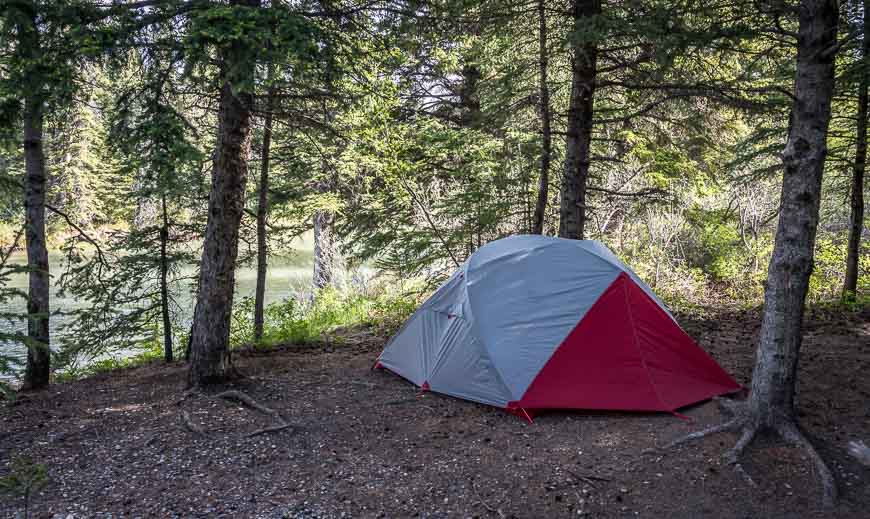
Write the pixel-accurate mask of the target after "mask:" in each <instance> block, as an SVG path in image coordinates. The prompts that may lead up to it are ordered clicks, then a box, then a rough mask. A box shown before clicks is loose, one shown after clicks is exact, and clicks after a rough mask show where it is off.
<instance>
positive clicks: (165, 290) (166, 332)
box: [160, 193, 173, 362]
mask: <svg viewBox="0 0 870 519" xmlns="http://www.w3.org/2000/svg"><path fill="white" fill-rule="evenodd" d="M160 205H161V209H162V212H163V225H162V226H161V227H160V307H161V308H160V309H161V312H162V314H163V359H164V360H165V361H166V362H172V361H173V355H172V321H171V320H170V319H169V258H168V257H167V254H166V248H167V245H168V244H169V214H168V212H167V210H166V194H165V193H164V194H163V195H162V196H161V198H160Z"/></svg>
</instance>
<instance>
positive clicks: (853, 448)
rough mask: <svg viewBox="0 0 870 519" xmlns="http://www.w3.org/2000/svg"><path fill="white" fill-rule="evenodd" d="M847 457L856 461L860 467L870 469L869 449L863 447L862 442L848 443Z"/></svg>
mask: <svg viewBox="0 0 870 519" xmlns="http://www.w3.org/2000/svg"><path fill="white" fill-rule="evenodd" d="M849 455H850V456H852V457H853V458H855V459H856V460H858V462H859V463H861V464H862V465H866V466H868V467H870V447H868V446H866V445H864V442H862V441H851V442H849Z"/></svg>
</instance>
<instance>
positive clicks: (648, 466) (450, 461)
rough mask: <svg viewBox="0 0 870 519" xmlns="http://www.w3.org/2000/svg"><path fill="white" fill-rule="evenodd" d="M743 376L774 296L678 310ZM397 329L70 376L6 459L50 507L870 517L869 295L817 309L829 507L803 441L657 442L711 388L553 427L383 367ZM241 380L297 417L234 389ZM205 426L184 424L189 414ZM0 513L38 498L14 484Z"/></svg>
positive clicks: (13, 433) (37, 400)
mask: <svg viewBox="0 0 870 519" xmlns="http://www.w3.org/2000/svg"><path fill="white" fill-rule="evenodd" d="M679 320H680V322H681V323H682V324H683V326H684V327H685V328H686V330H687V331H688V332H689V333H690V334H691V335H692V336H694V337H695V338H696V339H697V340H698V341H699V343H700V344H701V345H702V346H703V347H704V348H705V349H707V351H709V352H710V353H711V354H712V355H713V356H714V357H715V358H716V359H717V360H718V361H719V362H720V363H721V364H722V365H723V367H724V368H725V369H726V370H728V371H729V372H730V373H732V374H733V375H734V376H735V377H736V378H737V379H738V381H740V382H741V383H747V382H748V380H749V378H750V376H751V368H752V362H753V354H754V344H755V343H754V341H755V337H756V335H757V331H758V326H759V325H758V315H757V313H756V312H736V313H735V312H721V313H718V314H717V315H715V316H713V317H710V318H707V319H690V318H687V317H682V318H680V319H679ZM382 346H383V339H382V338H377V337H372V336H371V335H370V334H368V333H367V332H365V331H364V330H363V331H359V330H358V331H355V332H353V333H350V332H349V333H348V334H347V336H346V337H345V340H344V343H343V344H340V345H336V344H335V342H334V341H333V342H332V346H329V345H318V346H316V347H306V348H294V347H292V346H288V347H287V348H285V349H283V350H281V351H277V352H273V353H269V354H247V355H239V356H237V365H238V366H239V368H240V370H241V371H242V372H243V373H245V374H246V375H247V376H248V378H247V379H244V380H241V381H239V382H237V383H234V384H231V385H228V386H226V387H221V388H215V389H214V390H212V391H210V392H209V393H208V394H187V397H186V398H184V396H185V391H184V387H183V380H184V367H183V366H181V365H175V366H168V367H167V366H163V365H160V364H154V365H151V366H144V367H140V368H135V369H129V370H124V371H118V372H114V373H111V374H105V375H100V376H96V377H93V378H90V379H86V380H81V381H78V382H74V383H69V384H63V385H58V386H54V387H53V388H52V389H51V390H49V391H47V392H42V393H36V394H31V395H26V396H24V397H22V398H21V399H20V400H19V401H18V402H16V403H15V404H14V405H10V406H4V407H2V408H0V475H4V474H5V473H7V472H8V470H9V460H10V457H12V456H14V455H18V454H24V455H28V456H30V457H31V458H32V459H33V460H35V461H37V462H40V463H43V464H45V465H46V466H47V468H48V471H49V478H50V480H49V483H48V485H47V486H46V487H45V488H43V489H42V490H41V491H40V492H38V494H37V495H35V496H34V497H33V510H34V512H33V517H64V518H68V517H71V516H72V517H275V518H277V517H300V518H317V517H427V518H438V517H495V518H501V517H580V516H587V517H686V518H688V517H735V518H738V517H739V518H755V517H765V518H768V517H770V518H776V517H801V518H804V517H856V518H857V517H868V509H870V484H868V483H870V468H866V467H862V466H861V465H859V464H858V463H857V462H855V461H854V460H853V459H852V458H850V457H849V456H848V455H847V454H846V444H847V442H848V441H849V440H852V439H856V438H861V439H866V440H870V399H868V396H870V377H868V371H870V312H864V313H862V314H848V315H842V314H840V313H835V312H825V311H820V310H819V311H813V312H810V314H809V315H808V319H807V323H806V339H805V342H804V354H803V360H802V363H801V373H800V381H801V387H800V409H801V415H802V416H801V420H802V424H803V426H804V429H805V431H806V432H807V434H808V436H809V437H810V438H811V439H812V441H813V442H814V444H815V445H816V446H817V448H818V449H819V451H820V452H821V454H822V455H823V456H824V458H825V459H826V460H827V461H828V462H829V464H830V466H831V468H832V469H833V470H834V472H835V475H836V477H837V483H838V487H839V490H840V492H841V499H840V501H839V504H838V506H837V508H836V509H835V510H834V511H824V510H820V508H819V507H820V503H821V498H820V492H819V486H818V483H817V480H816V477H815V475H814V474H813V469H812V467H811V465H810V464H809V462H808V461H807V459H806V458H805V457H804V455H803V453H802V452H800V451H798V450H795V449H792V448H790V447H787V446H784V445H782V444H780V443H778V442H776V441H773V440H771V439H770V438H761V439H759V440H756V442H755V443H753V445H752V446H751V447H750V449H749V450H748V451H747V453H746V455H745V456H744V463H743V467H744V468H745V470H746V472H747V473H748V474H749V476H750V477H751V478H752V480H753V481H754V482H755V483H756V486H754V487H753V486H750V485H749V484H748V483H747V481H746V480H745V479H744V478H743V477H742V476H740V475H739V474H737V473H736V471H735V470H734V469H733V468H732V467H731V466H729V465H727V464H726V463H725V462H724V461H723V460H722V459H721V454H722V452H723V451H724V450H725V449H727V448H729V447H730V446H731V445H732V444H733V442H734V441H735V440H736V437H735V436H734V435H731V434H721V435H716V436H712V437H709V438H707V439H704V440H702V441H698V442H696V443H694V444H690V445H688V446H685V447H680V448H677V449H674V450H673V451H671V452H668V453H664V454H649V453H646V454H645V453H644V451H646V450H647V449H650V448H651V447H655V446H660V445H664V444H666V443H667V442H669V441H670V440H672V439H674V438H677V437H679V436H681V435H683V434H686V433H687V432H690V431H692V430H695V429H698V428H701V427H704V426H706V425H710V424H714V423H716V422H717V421H719V420H720V419H721V418H722V415H721V414H720V411H719V409H718V406H717V405H716V403H714V402H707V403H704V404H700V405H697V406H694V407H692V408H688V409H684V410H683V413H684V414H686V415H688V416H689V417H691V418H692V420H693V421H692V422H686V421H684V420H681V419H679V418H676V417H674V416H671V415H669V414H630V413H553V414H548V415H543V416H540V417H538V418H536V420H535V422H534V424H531V425H529V424H527V423H525V422H524V421H522V420H520V419H518V418H517V417H515V416H512V415H510V414H508V413H506V412H504V411H501V410H499V409H494V408H490V407H486V406H482V405H476V404H473V403H470V402H466V401H461V400H456V399H453V398H449V397H445V396H440V395H437V394H431V393H425V394H421V393H419V392H418V391H417V390H416V389H415V388H414V387H412V386H411V385H410V384H408V383H407V382H405V381H403V380H401V379H400V378H398V377H396V376H395V375H392V374H390V373H388V372H385V371H371V370H370V369H369V368H370V367H371V365H372V363H373V362H374V360H375V358H376V357H377V355H378V353H379V352H380V349H381V347H382ZM225 389H239V390H243V391H245V392H246V393H248V394H250V395H251V396H253V397H254V398H256V399H257V400H258V401H259V402H261V403H262V404H264V405H266V406H269V407H271V408H273V409H275V410H277V411H278V412H279V413H280V415H281V416H282V417H283V419H285V420H286V421H287V422H288V423H292V424H295V425H297V426H298V427H291V428H287V429H284V430H282V431H278V432H272V433H265V434H259V435H256V436H248V434H249V433H251V432H253V431H256V430H258V429H260V428H263V427H267V426H269V425H270V424H273V423H275V419H274V418H273V417H270V416H268V415H266V414H263V413H259V412H257V411H256V410H253V409H251V408H249V407H245V406H242V405H240V404H238V403H233V402H231V401H228V400H224V399H220V398H215V397H214V394H215V393H217V392H219V391H221V390H225ZM185 414H186V415H187V417H188V418H189V420H188V423H190V424H192V428H193V429H197V428H200V429H201V430H202V434H199V433H197V432H194V431H193V430H191V429H192V428H191V427H190V426H188V425H187V424H186V423H185V420H184V415H185ZM0 499H2V500H0V517H14V516H15V514H16V513H19V512H20V511H21V510H22V501H21V499H19V498H15V499H13V498H10V497H8V496H6V497H3V498H0Z"/></svg>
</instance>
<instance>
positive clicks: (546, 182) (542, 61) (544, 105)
mask: <svg viewBox="0 0 870 519" xmlns="http://www.w3.org/2000/svg"><path fill="white" fill-rule="evenodd" d="M544 6H545V2H544V0H538V66H539V72H538V74H539V76H538V80H539V82H540V86H539V88H540V92H539V94H540V98H541V101H540V107H539V109H540V112H541V174H540V177H539V179H538V201H537V203H536V204H535V220H534V223H533V226H532V233H534V234H543V232H544V214H545V213H546V211H547V198H548V196H549V188H550V157H551V156H552V147H553V144H552V143H553V137H552V132H551V130H550V88H549V86H548V84H547V68H548V66H549V63H550V55H549V54H550V53H549V50H548V49H547V13H546V10H545V9H544Z"/></svg>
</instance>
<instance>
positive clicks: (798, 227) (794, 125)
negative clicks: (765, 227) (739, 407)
mask: <svg viewBox="0 0 870 519" xmlns="http://www.w3.org/2000/svg"><path fill="white" fill-rule="evenodd" d="M799 20H800V25H799V30H798V51H797V68H796V75H795V86H794V102H793V104H792V117H791V119H792V122H791V126H790V130H789V134H788V141H787V143H786V146H785V150H784V151H783V154H782V162H783V166H784V173H783V183H782V195H781V210H780V215H779V224H778V226H777V231H776V240H775V242H774V249H773V255H772V257H771V259H770V264H769V267H768V271H767V285H766V287H765V291H764V313H763V316H762V324H761V333H760V340H759V345H758V351H757V353H756V362H755V371H754V373H753V376H752V391H751V393H750V399H749V413H750V420H751V421H752V422H754V426H755V427H756V428H760V429H763V428H774V429H777V430H779V429H780V428H781V427H783V423H790V422H793V421H794V420H795V409H794V408H795V400H794V396H795V382H796V376H797V366H798V359H799V356H800V347H801V327H802V323H803V310H804V301H805V299H806V295H807V290H808V287H809V279H810V274H811V273H812V270H813V247H814V244H815V238H816V228H817V226H818V222H819V201H820V198H821V186H822V173H823V170H824V165H825V156H826V154H827V146H826V138H827V132H828V123H829V121H830V118H831V97H832V95H833V90H834V56H835V50H834V49H835V48H836V42H837V3H836V2H835V1H834V0H803V2H802V3H801V6H800V10H799Z"/></svg>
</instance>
